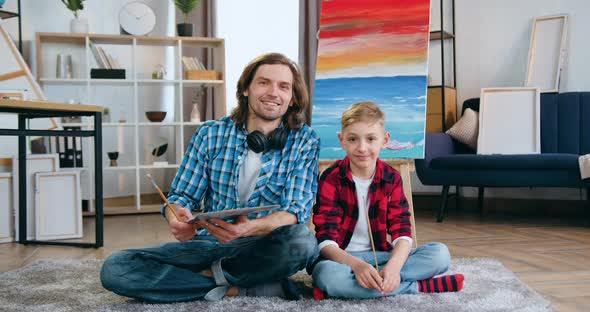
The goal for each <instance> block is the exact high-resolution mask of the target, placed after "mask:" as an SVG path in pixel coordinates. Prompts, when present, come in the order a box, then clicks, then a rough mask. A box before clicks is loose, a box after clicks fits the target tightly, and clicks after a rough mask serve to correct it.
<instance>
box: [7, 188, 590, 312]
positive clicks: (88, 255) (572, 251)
mask: <svg viewBox="0 0 590 312" xmlns="http://www.w3.org/2000/svg"><path fill="white" fill-rule="evenodd" d="M414 203H415V206H416V208H415V209H416V224H417V233H418V235H417V238H418V241H419V243H420V244H423V243H426V242H431V241H440V242H444V243H446V244H447V245H448V246H449V248H450V250H451V253H452V255H453V257H491V258H496V259H498V260H500V261H501V262H502V263H503V264H504V265H505V266H506V267H507V268H508V269H510V270H511V271H512V272H514V273H515V274H516V275H517V276H518V277H519V278H520V279H521V280H523V281H524V282H525V283H526V284H528V285H529V286H531V287H532V288H533V289H535V290H536V291H537V292H539V293H541V294H542V295H543V296H544V297H545V298H546V299H547V300H549V301H551V302H552V303H553V304H554V306H555V307H556V308H557V309H558V310H559V311H590V226H589V225H588V223H587V216H586V214H585V213H584V209H578V208H576V209H567V208H568V207H563V206H560V207H553V209H551V207H550V208H548V207H539V208H538V209H534V211H532V212H531V211H526V210H523V209H520V208H521V207H520V205H516V206H518V207H511V209H512V210H508V209H500V208H499V207H498V206H502V205H503V204H502V202H499V203H500V204H498V202H497V203H486V209H485V211H484V214H483V215H481V214H480V212H479V211H477V209H475V207H474V206H475V201H473V200H471V201H467V200H466V201H463V209H462V210H456V209H454V208H453V207H452V206H453V205H451V208H453V209H450V211H449V213H448V214H447V215H446V216H445V220H444V222H443V223H436V222H435V220H434V211H433V210H432V207H435V206H436V205H437V198H434V197H433V198H429V197H422V198H421V197H415V199H414ZM513 206H515V205H513ZM525 206H526V205H525ZM529 206H530V205H529ZM529 208H530V207H529ZM529 210H530V209H529ZM92 220H93V219H91V218H85V220H84V221H85V228H84V230H85V233H92V232H93V224H92ZM85 240H89V241H91V240H93V236H91V235H90V236H88V237H85ZM170 240H171V236H170V235H169V234H168V229H167V226H166V223H165V221H164V220H162V218H161V217H160V216H159V215H156V214H151V215H126V216H109V217H107V218H106V219H105V247H104V248H101V249H98V250H94V249H84V248H75V247H51V246H43V247H36V246H22V245H19V244H14V243H9V244H0V272H4V271H7V270H11V269H14V268H18V267H21V266H24V265H27V264H29V263H31V262H33V261H35V260H38V259H44V258H51V259H104V258H105V257H106V256H108V255H109V254H110V253H112V252H113V251H116V250H119V249H123V248H130V247H141V246H146V245H149V244H154V243H160V242H166V241H170Z"/></svg>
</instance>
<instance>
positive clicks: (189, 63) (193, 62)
mask: <svg viewBox="0 0 590 312" xmlns="http://www.w3.org/2000/svg"><path fill="white" fill-rule="evenodd" d="M182 64H183V65H184V67H185V68H186V69H188V70H207V68H205V65H203V63H201V61H199V59H198V58H196V57H188V56H183V57H182Z"/></svg>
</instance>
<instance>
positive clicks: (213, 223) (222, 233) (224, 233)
mask: <svg viewBox="0 0 590 312" xmlns="http://www.w3.org/2000/svg"><path fill="white" fill-rule="evenodd" d="M196 224H198V225H199V226H201V227H202V228H204V229H205V230H207V232H209V233H210V234H211V235H213V236H215V238H217V240H218V241H219V242H220V243H222V244H224V243H227V242H231V241H232V240H234V239H236V238H239V237H246V236H253V233H252V231H253V229H254V223H253V221H251V220H249V219H248V217H247V216H239V217H237V218H236V222H234V223H233V224H232V223H227V222H225V221H223V220H221V219H217V218H211V219H209V220H198V221H197V223H196Z"/></svg>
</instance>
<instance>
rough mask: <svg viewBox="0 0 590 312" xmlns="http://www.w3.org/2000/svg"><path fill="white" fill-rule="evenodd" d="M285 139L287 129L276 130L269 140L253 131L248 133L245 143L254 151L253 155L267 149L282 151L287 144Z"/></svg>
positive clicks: (287, 134) (260, 133)
mask: <svg viewBox="0 0 590 312" xmlns="http://www.w3.org/2000/svg"><path fill="white" fill-rule="evenodd" d="M287 137H289V129H286V128H276V129H275V130H274V131H273V132H272V134H271V135H270V137H269V138H267V137H266V136H265V135H264V134H263V133H262V132H260V131H258V130H255V131H252V132H250V133H248V136H247V137H246V142H247V143H248V148H249V149H251V150H252V151H254V153H260V152H263V151H266V150H267V149H269V148H271V149H277V150H282V149H283V147H285V144H286V143H287Z"/></svg>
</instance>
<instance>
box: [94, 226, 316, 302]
mask: <svg viewBox="0 0 590 312" xmlns="http://www.w3.org/2000/svg"><path fill="white" fill-rule="evenodd" d="M317 256H318V249H317V241H316V239H315V237H314V236H313V234H312V233H311V232H310V231H309V229H308V228H307V226H305V225H302V224H295V225H286V226H282V227H279V228H277V229H275V230H274V231H272V232H271V233H269V234H268V235H266V236H259V237H244V238H239V239H236V240H233V241H231V242H228V243H226V244H221V243H219V242H218V241H217V239H216V238H215V237H212V236H195V237H194V239H193V240H191V241H188V242H183V243H181V242H173V243H166V244H161V245H156V246H152V247H148V248H143V249H129V250H122V251H118V252H116V253H113V254H112V255H111V256H109V257H108V258H107V259H106V260H105V262H104V264H103V266H102V269H101V272H100V279H101V282H102V285H103V287H104V288H106V289H108V290H110V291H112V292H114V293H117V294H119V295H122V296H125V297H130V298H135V299H139V300H143V301H151V302H178V301H190V300H196V299H201V298H203V296H205V294H206V293H207V292H209V290H211V289H213V288H215V287H216V286H217V285H216V284H215V280H214V279H213V277H208V276H205V275H202V274H200V272H201V271H203V270H209V269H210V268H211V264H212V263H213V262H214V261H217V260H220V259H221V267H222V269H223V274H224V276H225V278H226V279H227V281H228V282H229V283H230V284H231V285H235V286H238V287H252V286H254V285H256V284H260V283H266V282H272V281H278V280H281V279H283V278H286V277H288V276H290V275H292V274H293V273H295V272H297V271H299V270H301V269H302V268H304V267H306V266H307V265H309V264H311V263H312V262H313V261H314V260H315V258H316V257H317Z"/></svg>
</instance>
